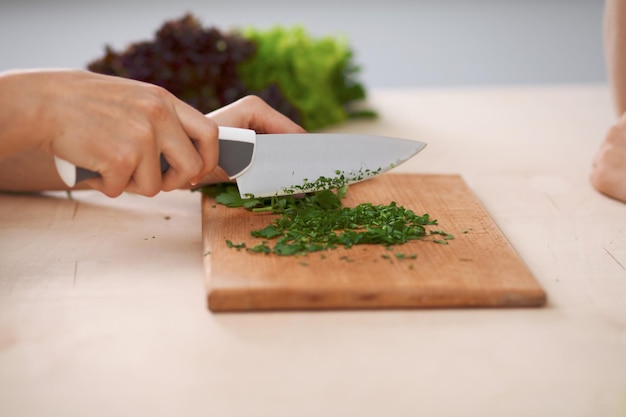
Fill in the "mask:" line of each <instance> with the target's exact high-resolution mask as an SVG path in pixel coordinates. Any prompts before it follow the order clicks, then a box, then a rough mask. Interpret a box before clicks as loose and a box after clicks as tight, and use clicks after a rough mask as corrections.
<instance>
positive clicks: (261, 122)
mask: <svg viewBox="0 0 626 417" xmlns="http://www.w3.org/2000/svg"><path fill="white" fill-rule="evenodd" d="M207 116H208V117H210V118H211V119H213V120H214V121H215V122H216V123H217V124H218V125H220V126H234V127H244V128H248V129H253V130H255V131H256V132H257V133H304V132H305V130H304V129H303V128H302V127H301V126H299V125H298V124H297V123H295V122H293V121H292V120H291V119H289V118H288V117H287V116H285V115H283V114H282V113H280V112H278V111H276V110H274V109H273V108H272V107H271V106H269V105H268V104H267V103H266V102H265V101H263V100H262V99H260V98H259V97H257V96H246V97H244V98H242V99H239V100H237V101H235V102H234V103H231V104H229V105H227V106H224V107H222V108H221V109H218V110H216V111H213V112H211V113H209V114H207Z"/></svg>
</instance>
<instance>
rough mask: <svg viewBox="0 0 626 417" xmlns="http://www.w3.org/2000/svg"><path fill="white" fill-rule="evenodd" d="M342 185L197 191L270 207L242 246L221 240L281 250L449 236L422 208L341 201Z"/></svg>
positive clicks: (259, 209)
mask: <svg viewBox="0 0 626 417" xmlns="http://www.w3.org/2000/svg"><path fill="white" fill-rule="evenodd" d="M347 189H348V188H347V186H344V187H340V188H338V189H336V191H335V192H333V191H332V190H323V191H319V192H316V193H314V194H306V195H304V196H302V197H297V196H282V197H272V198H264V199H255V198H250V199H244V198H241V196H240V195H239V191H238V190H237V187H236V186H235V185H232V184H219V185H215V186H210V187H206V188H204V189H203V192H204V193H206V194H207V195H210V196H212V197H214V198H215V202H216V203H218V204H223V205H226V206H228V207H232V208H244V209H247V210H250V211H252V212H254V213H272V214H275V215H277V217H276V218H275V219H274V220H273V221H272V222H271V223H270V224H269V225H268V226H267V227H265V228H263V229H260V230H253V231H251V232H250V235H251V236H252V237H255V238H259V239H261V242H260V243H258V244H256V245H254V246H252V247H247V246H246V244H245V243H240V242H238V243H233V242H231V241H230V240H226V244H227V245H228V246H229V247H231V248H235V249H239V250H240V249H244V248H245V249H247V250H248V251H250V252H259V253H266V254H270V253H273V254H276V255H281V256H290V255H305V254H307V253H310V252H319V251H325V250H332V249H336V248H338V247H340V246H341V247H344V248H347V249H349V248H351V247H353V246H355V245H382V246H385V247H391V246H394V245H401V244H404V243H407V242H409V241H412V240H426V239H430V240H432V241H434V242H435V243H440V244H447V241H448V240H450V239H453V238H454V237H453V236H452V235H450V234H448V233H446V232H444V231H442V230H427V227H428V226H434V225H437V220H435V219H431V218H430V216H429V215H428V214H423V215H421V216H420V215H417V214H415V213H414V212H413V211H412V210H409V209H406V208H404V207H402V206H398V205H397V204H396V203H395V202H391V203H390V204H388V205H373V204H371V203H362V204H359V205H357V206H356V207H353V208H350V207H344V206H343V204H342V202H341V200H342V198H343V197H344V196H345V195H346V192H347Z"/></svg>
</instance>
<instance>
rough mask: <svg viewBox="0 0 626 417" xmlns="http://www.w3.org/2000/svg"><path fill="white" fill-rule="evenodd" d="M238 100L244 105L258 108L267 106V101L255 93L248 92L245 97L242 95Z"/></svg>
mask: <svg viewBox="0 0 626 417" xmlns="http://www.w3.org/2000/svg"><path fill="white" fill-rule="evenodd" d="M239 102H240V103H241V104H242V105H246V106H251V107H254V108H258V107H265V106H267V103H266V102H265V101H263V99H262V98H261V97H259V96H257V95H254V94H250V95H247V96H245V97H242V98H241V99H240V100H239Z"/></svg>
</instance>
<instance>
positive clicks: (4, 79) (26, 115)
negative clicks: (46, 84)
mask: <svg viewBox="0 0 626 417" xmlns="http://www.w3.org/2000/svg"><path fill="white" fill-rule="evenodd" d="M29 73H30V72H23V71H22V72H11V71H9V72H3V73H0V160H2V159H4V158H6V157H9V156H11V155H14V154H17V153H19V152H21V151H24V150H26V149H33V148H42V147H45V143H44V142H45V140H44V138H45V134H44V133H43V132H45V131H46V130H47V127H46V126H45V125H44V124H43V122H44V120H42V118H41V115H40V113H41V101H40V100H36V99H35V95H36V94H41V91H38V92H37V93H36V94H35V93H34V92H33V89H36V90H43V88H42V86H37V85H35V83H33V80H34V79H35V78H33V77H26V76H25V74H29ZM38 78H41V77H37V79H38Z"/></svg>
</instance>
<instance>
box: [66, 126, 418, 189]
mask: <svg viewBox="0 0 626 417" xmlns="http://www.w3.org/2000/svg"><path fill="white" fill-rule="evenodd" d="M425 146H426V144H425V143H424V142H420V141H417V140H412V139H400V138H391V137H385V136H373V135H361V134H345V133H295V134H288V133H282V134H256V132H254V131H253V130H250V129H240V128H233V127H223V126H220V127H219V152H220V154H219V161H218V165H219V166H220V167H221V168H222V169H223V170H224V171H225V172H226V173H227V174H228V176H229V178H230V179H231V180H233V179H234V180H235V181H236V182H237V186H238V188H239V193H240V194H241V196H242V197H251V196H254V197H271V196H278V195H288V194H296V193H303V192H315V191H319V190H321V189H327V188H334V187H333V186H340V185H349V184H354V183H356V182H360V181H364V180H366V179H369V178H372V177H374V176H375V175H378V174H381V173H383V172H386V171H388V170H390V169H392V168H394V167H396V166H398V165H400V164H402V163H404V162H406V161H407V160H408V159H410V158H411V157H413V156H414V155H416V154H417V153H418V152H420V151H421V150H422V149H424V147H425ZM55 163H56V166H57V171H58V172H59V174H60V175H61V178H62V179H63V181H64V182H65V184H66V185H68V186H69V187H73V186H74V185H75V184H76V183H77V182H80V181H82V180H84V179H86V178H91V177H94V176H99V175H100V174H98V173H96V172H93V171H89V170H86V169H84V168H77V167H75V166H74V165H73V164H71V163H69V162H67V161H65V160H62V159H60V158H58V157H55ZM168 167H169V164H168V163H167V161H166V160H165V158H163V157H162V158H161V170H162V171H163V172H164V171H166V170H167V168H168Z"/></svg>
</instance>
